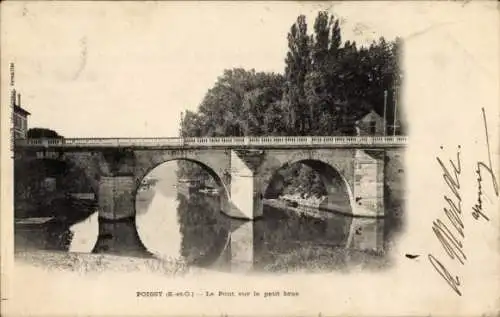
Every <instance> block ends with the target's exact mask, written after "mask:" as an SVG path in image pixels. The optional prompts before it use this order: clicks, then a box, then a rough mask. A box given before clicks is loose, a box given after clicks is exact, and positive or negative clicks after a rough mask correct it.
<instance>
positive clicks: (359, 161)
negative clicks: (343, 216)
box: [353, 149, 385, 217]
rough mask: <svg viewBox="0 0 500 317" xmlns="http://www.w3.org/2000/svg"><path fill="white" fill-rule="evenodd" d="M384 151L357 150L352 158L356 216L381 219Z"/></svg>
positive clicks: (383, 212) (382, 212)
mask: <svg viewBox="0 0 500 317" xmlns="http://www.w3.org/2000/svg"><path fill="white" fill-rule="evenodd" d="M384 164H385V151H383V150H362V149H357V150H356V152H355V156H354V186H353V188H354V193H353V196H354V206H353V214H354V215H356V216H371V217H383V216H384V215H385V206H384Z"/></svg>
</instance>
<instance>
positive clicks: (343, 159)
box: [14, 137, 407, 220]
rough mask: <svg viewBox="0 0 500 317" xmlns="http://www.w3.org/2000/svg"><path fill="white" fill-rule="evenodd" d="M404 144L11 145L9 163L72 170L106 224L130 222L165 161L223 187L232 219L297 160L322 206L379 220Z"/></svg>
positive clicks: (273, 189)
mask: <svg viewBox="0 0 500 317" xmlns="http://www.w3.org/2000/svg"><path fill="white" fill-rule="evenodd" d="M406 142H407V140H406V137H258V138H257V137H238V138H236V137H232V138H148V139H144V138H143V139H36V140H17V141H16V144H15V156H14V157H15V161H16V162H17V163H18V164H25V166H31V165H30V164H32V163H33V162H36V161H39V160H54V161H62V162H66V163H68V164H70V165H71V166H73V167H74V168H76V169H79V170H80V171H81V172H82V175H85V178H86V179H87V181H88V184H89V186H90V188H91V190H92V191H93V192H94V193H95V194H96V197H97V202H98V205H99V213H100V214H99V217H100V218H102V219H108V220H119V219H124V218H129V217H134V216H135V196H136V193H137V190H138V188H139V185H140V183H141V181H142V179H143V178H144V177H145V176H146V175H147V174H148V173H149V172H150V171H151V170H152V169H153V168H155V167H156V166H158V165H160V164H162V163H164V162H168V161H172V160H188V161H192V162H195V163H197V164H199V165H201V166H202V167H203V168H204V169H205V170H206V171H208V172H209V173H210V175H212V176H213V177H214V179H215V180H216V182H217V183H218V185H219V186H220V188H221V189H223V190H221V193H222V195H221V196H222V202H223V208H222V209H223V210H222V211H223V212H224V213H226V214H227V215H229V216H231V217H234V218H242V219H256V218H259V217H261V216H262V213H263V197H264V196H265V195H266V194H267V195H273V194H274V195H277V194H279V192H280V191H281V190H282V188H283V177H282V176H281V175H280V173H279V171H280V169H282V168H283V167H286V166H290V165H292V164H294V163H299V162H301V163H304V164H306V165H308V166H309V167H311V168H312V169H313V170H315V171H317V172H318V174H319V175H320V176H321V178H322V180H323V182H324V184H325V187H326V189H327V192H328V197H327V198H326V199H325V201H324V202H323V205H324V206H326V207H327V208H331V209H334V210H338V211H343V212H347V213H350V214H352V215H356V216H384V210H385V209H384V174H385V173H384V168H385V165H386V153H387V152H394V151H396V152H397V151H401V149H402V148H404V147H405V146H406ZM26 164H27V165H26ZM28 168H29V167H28ZM15 177H16V180H17V177H19V176H15ZM339 197H341V198H340V199H339Z"/></svg>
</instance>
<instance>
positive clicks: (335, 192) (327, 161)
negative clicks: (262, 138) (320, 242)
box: [258, 150, 356, 214]
mask: <svg viewBox="0 0 500 317" xmlns="http://www.w3.org/2000/svg"><path fill="white" fill-rule="evenodd" d="M286 154H287V153H286V152H283V153H275V154H272V155H271V154H270V158H268V159H267V160H266V161H267V162H266V163H265V164H264V165H263V167H262V168H261V174H260V175H261V177H260V180H259V181H258V182H259V188H260V192H261V197H263V198H264V197H270V198H276V197H277V195H279V194H281V191H282V190H283V189H284V185H285V184H284V179H283V176H282V175H281V174H280V172H281V171H283V169H284V168H286V167H291V166H292V165H294V164H298V163H301V164H304V165H306V166H308V167H310V168H311V169H312V170H313V171H315V172H316V173H317V174H318V175H319V177H320V179H321V181H322V183H323V184H324V186H325V189H326V191H327V199H324V200H323V201H322V202H321V206H322V207H325V208H328V209H330V208H334V209H337V208H336V207H342V206H339V204H340V205H344V206H343V208H340V209H341V210H336V211H339V212H343V213H347V214H354V213H355V210H356V209H355V208H356V200H355V197H354V177H353V173H354V158H353V156H351V154H353V153H351V152H345V151H344V152H343V153H342V154H343V155H341V156H336V155H335V153H332V152H330V153H322V151H321V150H319V151H301V152H296V153H294V154H292V155H286ZM325 154H327V155H325ZM332 154H333V155H332Z"/></svg>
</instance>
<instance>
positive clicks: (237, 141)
mask: <svg viewBox="0 0 500 317" xmlns="http://www.w3.org/2000/svg"><path fill="white" fill-rule="evenodd" d="M406 143H407V137H406V136H309V137H297V136H273V137H213V138H209V137H187V138H175V137H174V138H67V139H25V140H16V146H20V147H29V146H40V145H43V146H46V147H49V146H50V147H58V146H69V147H71V146H79V147H81V146H115V147H120V146H173V147H175V146H180V147H182V146H232V145H234V146H241V145H247V146H249V145H259V146H262V145H270V146H272V145H277V146H279V145H322V144H323V145H354V146H355V145H360V146H361V145H375V146H376V145H406Z"/></svg>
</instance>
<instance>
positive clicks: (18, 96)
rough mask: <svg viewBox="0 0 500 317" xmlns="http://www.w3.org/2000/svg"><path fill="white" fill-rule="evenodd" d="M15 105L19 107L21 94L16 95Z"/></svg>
mask: <svg viewBox="0 0 500 317" xmlns="http://www.w3.org/2000/svg"><path fill="white" fill-rule="evenodd" d="M17 105H18V106H19V107H21V94H17Z"/></svg>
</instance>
